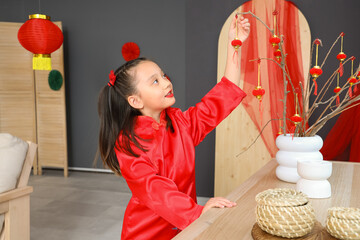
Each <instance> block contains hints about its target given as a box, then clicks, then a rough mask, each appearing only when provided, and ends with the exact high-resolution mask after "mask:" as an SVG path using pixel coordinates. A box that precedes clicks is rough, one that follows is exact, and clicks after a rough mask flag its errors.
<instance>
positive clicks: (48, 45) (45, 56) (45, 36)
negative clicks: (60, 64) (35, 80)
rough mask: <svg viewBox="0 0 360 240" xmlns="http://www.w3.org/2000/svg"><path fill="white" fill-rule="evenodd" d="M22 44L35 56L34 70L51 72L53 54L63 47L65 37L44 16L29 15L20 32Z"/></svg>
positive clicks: (19, 36) (48, 18) (19, 38)
mask: <svg viewBox="0 0 360 240" xmlns="http://www.w3.org/2000/svg"><path fill="white" fill-rule="evenodd" d="M18 40H19V42H20V44H21V45H22V46H23V47H24V48H25V49H26V50H28V51H30V52H32V53H33V54H34V56H33V69H34V70H51V53H53V52H54V51H56V50H57V49H58V48H60V47H61V45H62V43H63V40H64V36H63V33H62V31H61V29H60V28H59V27H58V26H56V25H55V24H54V23H53V22H51V21H50V17H49V16H46V15H43V14H32V15H29V20H27V21H26V22H25V23H24V24H23V25H22V26H21V27H20V29H19V31H18Z"/></svg>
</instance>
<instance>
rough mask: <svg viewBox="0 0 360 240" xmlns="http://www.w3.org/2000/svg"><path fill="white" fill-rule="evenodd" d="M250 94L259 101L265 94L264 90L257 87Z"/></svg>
mask: <svg viewBox="0 0 360 240" xmlns="http://www.w3.org/2000/svg"><path fill="white" fill-rule="evenodd" d="M252 94H253V95H254V96H255V97H256V98H257V99H259V100H260V101H261V98H262V96H263V95H264V94H265V89H263V88H262V87H261V86H257V87H256V88H255V89H254V90H253V91H252Z"/></svg>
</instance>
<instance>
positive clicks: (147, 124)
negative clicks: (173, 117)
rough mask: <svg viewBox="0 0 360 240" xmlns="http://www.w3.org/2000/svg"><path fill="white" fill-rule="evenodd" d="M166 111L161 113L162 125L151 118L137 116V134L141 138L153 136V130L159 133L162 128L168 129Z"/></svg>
mask: <svg viewBox="0 0 360 240" xmlns="http://www.w3.org/2000/svg"><path fill="white" fill-rule="evenodd" d="M165 112H166V110H163V111H162V112H161V113H160V123H158V122H157V121H156V120H155V119H153V118H152V117H149V116H137V117H136V119H135V121H136V123H135V132H136V134H138V135H139V136H144V135H148V134H152V133H153V130H155V131H157V130H159V129H161V128H162V127H166V114H165Z"/></svg>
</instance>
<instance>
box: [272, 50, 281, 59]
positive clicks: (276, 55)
mask: <svg viewBox="0 0 360 240" xmlns="http://www.w3.org/2000/svg"><path fill="white" fill-rule="evenodd" d="M274 56H275V57H276V61H278V62H281V51H280V49H276V50H275V52H274Z"/></svg>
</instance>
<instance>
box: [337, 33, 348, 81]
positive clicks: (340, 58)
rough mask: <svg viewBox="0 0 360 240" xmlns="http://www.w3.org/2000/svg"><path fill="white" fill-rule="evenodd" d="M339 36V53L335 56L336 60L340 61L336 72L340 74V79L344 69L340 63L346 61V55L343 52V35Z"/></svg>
mask: <svg viewBox="0 0 360 240" xmlns="http://www.w3.org/2000/svg"><path fill="white" fill-rule="evenodd" d="M340 36H341V48H340V53H339V54H338V55H337V56H336V58H337V59H338V60H339V61H340V65H339V71H338V72H339V73H340V77H342V75H343V73H344V67H343V63H342V62H343V61H344V60H345V59H346V54H345V53H344V52H343V42H344V36H345V34H344V33H343V32H342V33H340Z"/></svg>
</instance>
